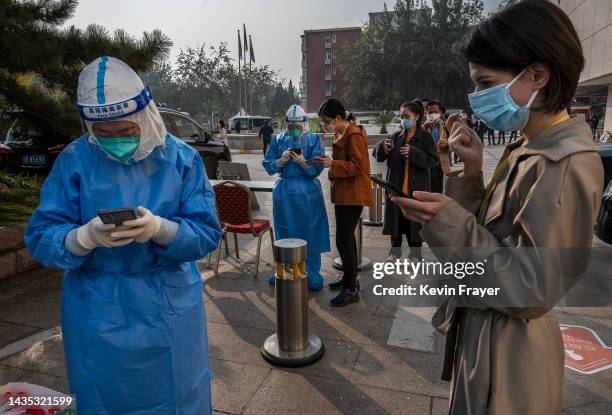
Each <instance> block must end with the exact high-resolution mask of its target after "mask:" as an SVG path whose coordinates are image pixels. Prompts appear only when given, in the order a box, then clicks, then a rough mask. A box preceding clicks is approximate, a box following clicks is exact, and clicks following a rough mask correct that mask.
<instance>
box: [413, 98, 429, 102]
mask: <svg viewBox="0 0 612 415" xmlns="http://www.w3.org/2000/svg"><path fill="white" fill-rule="evenodd" d="M415 101H421V103H422V102H424V101H427V102H429V98H425V97H422V98H417V99H416V100H415Z"/></svg>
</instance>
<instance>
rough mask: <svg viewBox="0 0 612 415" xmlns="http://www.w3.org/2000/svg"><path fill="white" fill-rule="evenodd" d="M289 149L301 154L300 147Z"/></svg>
mask: <svg viewBox="0 0 612 415" xmlns="http://www.w3.org/2000/svg"><path fill="white" fill-rule="evenodd" d="M291 151H293V152H294V153H295V154H302V149H301V148H292V149H291Z"/></svg>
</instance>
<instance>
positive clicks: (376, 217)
mask: <svg viewBox="0 0 612 415" xmlns="http://www.w3.org/2000/svg"><path fill="white" fill-rule="evenodd" d="M371 177H376V178H378V179H382V173H375V174H372V175H371ZM372 200H374V206H371V207H369V208H368V218H367V219H366V220H364V221H363V224H364V225H367V226H382V224H383V207H382V206H383V188H382V187H380V186H379V185H377V184H376V183H374V182H373V181H372Z"/></svg>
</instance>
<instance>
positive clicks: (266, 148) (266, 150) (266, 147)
mask: <svg viewBox="0 0 612 415" xmlns="http://www.w3.org/2000/svg"><path fill="white" fill-rule="evenodd" d="M268 144H270V142H269V141H266V140H263V154H264V157H265V156H266V153H267V152H268Z"/></svg>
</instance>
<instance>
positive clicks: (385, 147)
mask: <svg viewBox="0 0 612 415" xmlns="http://www.w3.org/2000/svg"><path fill="white" fill-rule="evenodd" d="M383 150H385V153H389V152H390V151H391V150H393V140H392V139H391V137H387V138H385V141H384V142H383Z"/></svg>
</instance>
